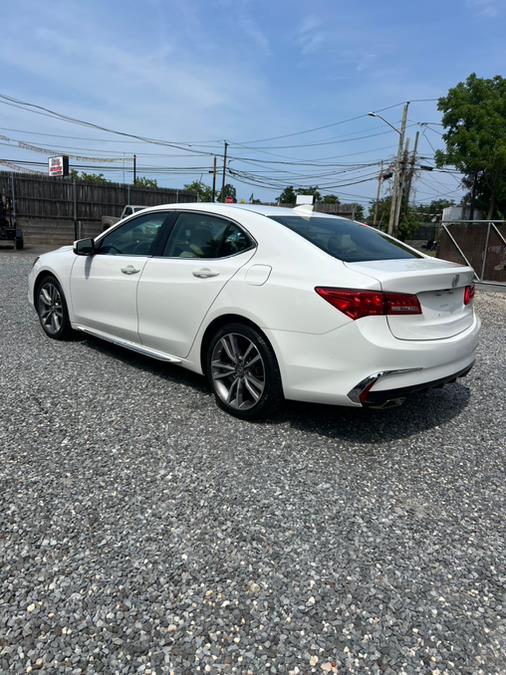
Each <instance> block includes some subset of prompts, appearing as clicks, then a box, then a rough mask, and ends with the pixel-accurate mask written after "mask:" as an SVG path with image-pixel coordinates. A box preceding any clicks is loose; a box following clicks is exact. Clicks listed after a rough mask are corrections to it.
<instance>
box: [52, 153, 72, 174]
mask: <svg viewBox="0 0 506 675" xmlns="http://www.w3.org/2000/svg"><path fill="white" fill-rule="evenodd" d="M48 173H49V175H50V176H56V177H61V178H63V177H65V176H68V175H69V158H68V157H67V155H60V156H58V157H50V158H49V163H48Z"/></svg>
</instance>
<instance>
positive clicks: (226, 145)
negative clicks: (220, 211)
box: [221, 141, 228, 202]
mask: <svg viewBox="0 0 506 675" xmlns="http://www.w3.org/2000/svg"><path fill="white" fill-rule="evenodd" d="M223 142H224V143H225V148H224V152H223V177H222V180H221V201H222V202H224V201H225V173H226V170H227V148H228V143H227V141H223Z"/></svg>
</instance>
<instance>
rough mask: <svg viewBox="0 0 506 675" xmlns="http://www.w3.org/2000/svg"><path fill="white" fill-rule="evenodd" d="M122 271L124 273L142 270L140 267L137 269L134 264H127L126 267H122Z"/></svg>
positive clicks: (135, 272) (134, 272)
mask: <svg viewBox="0 0 506 675" xmlns="http://www.w3.org/2000/svg"><path fill="white" fill-rule="evenodd" d="M121 271H122V272H123V274H137V272H140V269H137V268H136V267H134V266H133V265H127V266H126V267H122V268H121Z"/></svg>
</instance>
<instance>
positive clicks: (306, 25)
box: [297, 15, 326, 55]
mask: <svg viewBox="0 0 506 675" xmlns="http://www.w3.org/2000/svg"><path fill="white" fill-rule="evenodd" d="M325 41H326V35H325V31H324V30H323V29H322V27H321V22H320V19H318V18H316V17H315V16H311V15H310V16H306V17H305V18H304V20H303V21H302V24H301V25H300V27H299V30H298V34H297V44H298V45H299V47H300V50H301V52H302V54H304V55H307V54H312V53H314V52H316V51H317V50H318V49H319V48H320V47H321V46H322V45H323V44H324V43H325Z"/></svg>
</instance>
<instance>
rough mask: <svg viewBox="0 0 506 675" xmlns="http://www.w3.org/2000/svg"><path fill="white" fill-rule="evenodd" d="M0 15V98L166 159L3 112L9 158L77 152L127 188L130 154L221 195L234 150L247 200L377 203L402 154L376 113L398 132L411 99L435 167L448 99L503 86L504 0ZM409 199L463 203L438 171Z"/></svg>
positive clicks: (205, 4)
mask: <svg viewBox="0 0 506 675" xmlns="http://www.w3.org/2000/svg"><path fill="white" fill-rule="evenodd" d="M1 15H2V25H3V30H2V39H1V40H0V74H1V76H0V94H3V95H6V96H9V97H13V98H16V99H20V100H22V101H25V102H29V103H35V104H37V105H40V106H44V107H46V108H49V109H51V110H54V111H57V112H58V113H63V114H65V115H68V116H72V117H75V118H78V119H81V120H86V121H90V122H93V123H95V124H98V125H100V126H103V127H107V128H108V129H113V130H117V131H121V132H127V133H131V134H134V135H140V136H142V137H148V138H150V139H157V140H160V141H163V142H164V144H162V145H160V144H155V143H146V142H142V141H138V140H135V139H132V138H125V137H121V136H117V135H114V134H112V133H105V132H102V131H98V130H96V129H92V128H89V127H84V126H81V125H77V124H72V123H69V122H65V121H62V120H61V119H55V118H51V117H49V116H47V115H40V114H34V113H33V112H30V111H28V110H26V109H21V108H20V107H14V106H12V105H7V104H5V102H1V100H0V135H1V136H2V137H1V138H0V160H7V161H8V162H10V163H11V165H12V164H16V162H18V164H17V166H23V167H24V168H26V169H28V168H29V169H31V170H37V171H43V172H44V171H45V168H44V166H43V165H39V164H33V163H32V164H26V162H43V163H46V164H47V157H48V154H49V152H47V151H50V154H53V151H54V152H55V153H56V154H57V153H60V152H66V153H67V154H71V155H72V154H73V155H75V157H72V156H71V158H70V164H71V166H90V167H93V166H98V167H103V168H100V169H92V168H90V169H88V170H89V171H90V172H91V171H93V172H99V171H101V172H103V173H104V174H105V175H106V176H107V177H109V178H111V179H113V180H116V181H119V182H124V181H126V182H129V181H131V180H132V156H133V154H134V153H135V154H136V155H137V164H138V173H139V174H140V175H146V176H148V177H153V178H156V179H157V180H158V184H159V185H164V186H169V187H176V188H178V187H179V188H181V187H182V186H183V185H184V184H185V183H189V182H191V181H192V180H198V179H200V178H202V180H204V182H207V183H208V184H210V182H211V176H210V175H209V173H208V172H209V170H210V168H211V166H212V163H213V155H217V158H218V159H217V162H218V168H219V170H220V171H221V167H222V154H223V144H224V141H225V140H226V141H227V142H228V143H229V144H230V145H229V149H228V152H229V157H230V164H229V169H230V172H231V173H230V175H228V176H227V182H231V183H233V184H234V185H235V187H236V189H237V194H238V197H239V198H245V199H249V197H250V195H251V194H252V193H253V194H254V195H255V197H257V198H261V199H263V200H267V201H271V200H274V199H275V198H276V197H277V196H278V195H279V193H280V192H281V189H282V187H283V186H285V185H289V184H293V185H295V186H307V185H315V184H317V185H319V186H321V187H322V192H323V193H324V194H325V193H327V194H328V193H333V194H337V195H338V196H339V197H340V199H341V201H348V202H349V201H358V202H361V203H367V202H368V201H369V200H370V199H371V198H373V197H374V196H375V193H376V186H377V181H376V176H377V175H378V172H379V162H380V161H382V160H383V161H384V162H385V165H386V166H388V164H389V163H391V162H392V160H393V157H394V156H395V153H396V148H397V143H398V134H397V133H396V132H395V131H394V130H392V129H391V128H389V127H388V126H387V125H386V124H384V122H382V121H381V120H380V119H379V118H371V117H368V116H367V113H368V112H369V111H382V112H381V114H382V115H383V116H384V117H385V118H386V119H387V120H388V121H389V122H390V123H391V124H393V125H394V126H396V127H398V126H399V124H400V119H401V113H402V103H403V102H404V101H406V100H409V101H411V102H412V103H411V104H410V108H409V118H408V135H409V137H410V141H411V147H412V144H413V138H414V135H415V132H416V131H417V130H419V131H420V132H421V137H420V144H419V154H420V160H419V161H420V162H423V163H424V164H425V165H430V164H431V163H432V158H433V155H434V150H435V149H437V148H438V147H442V146H441V143H442V141H441V132H442V128H441V126H439V125H438V122H440V120H441V117H440V113H439V112H438V111H437V99H438V98H439V97H440V96H443V95H445V94H446V93H447V91H448V89H449V88H450V87H452V86H454V85H455V84H457V83H458V82H459V81H462V80H464V79H465V78H466V77H467V76H468V75H469V74H470V73H471V72H476V73H477V74H478V75H479V76H481V77H492V76H494V75H496V74H499V75H503V76H504V75H506V72H505V71H506V41H505V39H504V34H505V32H506V31H505V29H506V0H439V1H438V2H436V1H435V0H426V1H425V2H423V3H422V2H420V3H418V2H406V0H404V1H401V0H393V1H390V2H377V1H375V2H373V1H372V0H354V1H353V2H349V0H347V1H346V2H345V1H344V0H311V1H303V0H290V1H288V0H270V1H269V2H268V1H267V0H207V1H206V0H185V1H184V2H175V1H173V0H142V2H139V0H137V1H136V2H132V1H131V0H122V1H120V0H109V1H108V2H103V1H99V0H86V1H84V0H82V1H76V0H65V1H60V0H52V1H51V2H40V0H15V1H14V0H2V3H1ZM350 118H354V119H350ZM419 122H428V123H429V125H425V126H420V125H419V124H418V123H419ZM318 127H324V128H321V129H317V128H318ZM312 129H317V130H315V131H310V130H312ZM300 132H303V133H300ZM20 142H21V143H25V144H30V145H32V146H37V147H38V148H42V150H43V151H37V152H34V151H31V150H28V149H26V148H23V147H20V146H19V143H20ZM166 142H170V143H172V144H173V145H167V143H166ZM174 145H175V146H176V147H174ZM44 150H47V151H46V152H44ZM77 157H89V158H91V159H90V160H80V159H76V158H77ZM110 160H114V161H110ZM20 162H21V163H20ZM11 165H5V164H4V165H3V166H1V164H0V168H5V169H9V170H10V168H12V167H11ZM219 182H221V178H220V181H219ZM384 189H385V190H387V189H388V185H385V186H384ZM415 190H416V192H415V195H414V198H415V200H416V201H417V203H419V202H421V201H430V200H431V199H433V198H439V197H443V196H444V197H448V198H453V199H457V200H458V199H459V198H460V195H461V194H462V193H461V190H460V187H459V177H458V176H457V175H455V174H451V173H441V172H427V171H423V172H422V171H420V172H418V173H417V179H416V181H415Z"/></svg>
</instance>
